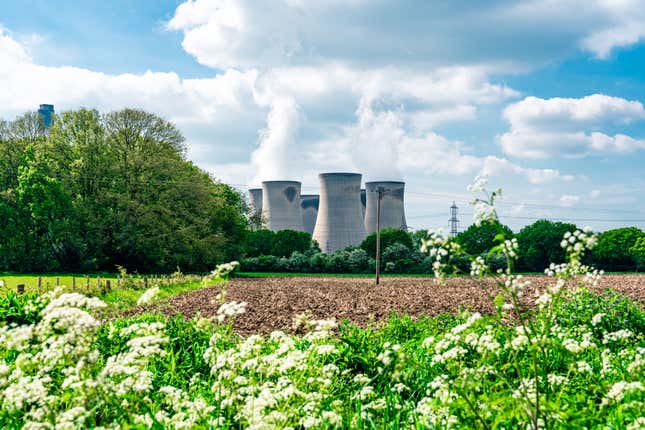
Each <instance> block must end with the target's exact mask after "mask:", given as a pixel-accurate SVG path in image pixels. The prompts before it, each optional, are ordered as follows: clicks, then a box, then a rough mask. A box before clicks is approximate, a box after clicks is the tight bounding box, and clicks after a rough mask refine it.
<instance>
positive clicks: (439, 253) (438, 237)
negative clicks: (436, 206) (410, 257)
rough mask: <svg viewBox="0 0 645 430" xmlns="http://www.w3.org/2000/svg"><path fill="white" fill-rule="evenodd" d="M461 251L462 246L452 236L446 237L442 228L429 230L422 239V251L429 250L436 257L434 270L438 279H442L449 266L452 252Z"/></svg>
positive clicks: (433, 264) (433, 265)
mask: <svg viewBox="0 0 645 430" xmlns="http://www.w3.org/2000/svg"><path fill="white" fill-rule="evenodd" d="M460 251H461V247H460V246H459V244H458V243H457V242H455V241H454V240H453V239H452V238H449V237H445V236H444V235H443V232H442V231H441V230H439V231H437V232H433V231H428V236H427V237H426V238H425V239H423V240H422V241H421V252H427V253H429V254H430V257H432V258H433V259H434V262H433V263H432V270H433V272H434V275H435V277H436V278H437V279H438V280H442V279H443V276H444V275H445V272H446V270H445V269H446V268H447V267H448V260H449V258H450V255H451V254H456V253H459V252H460Z"/></svg>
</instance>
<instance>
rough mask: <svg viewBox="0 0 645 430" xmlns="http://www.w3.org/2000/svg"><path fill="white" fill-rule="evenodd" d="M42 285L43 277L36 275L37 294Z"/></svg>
mask: <svg viewBox="0 0 645 430" xmlns="http://www.w3.org/2000/svg"><path fill="white" fill-rule="evenodd" d="M42 286H43V278H42V277H41V276H39V277H38V294H40V289H41V288H42Z"/></svg>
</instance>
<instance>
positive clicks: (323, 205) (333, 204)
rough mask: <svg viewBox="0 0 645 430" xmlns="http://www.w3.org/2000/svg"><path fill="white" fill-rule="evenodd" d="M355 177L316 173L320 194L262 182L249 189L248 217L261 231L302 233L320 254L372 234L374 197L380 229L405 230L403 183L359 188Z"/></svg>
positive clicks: (297, 184) (358, 177)
mask: <svg viewBox="0 0 645 430" xmlns="http://www.w3.org/2000/svg"><path fill="white" fill-rule="evenodd" d="M361 179H362V175H361V174H360V173H321V174H319V175H318V180H319V182H320V194H304V195H301V194H300V191H301V186H302V185H301V183H300V182H298V181H264V182H262V188H261V189H260V188H252V189H249V197H250V203H251V207H252V209H253V214H254V215H258V214H261V215H262V221H263V223H264V227H265V228H267V229H269V230H273V231H279V230H296V231H305V232H307V233H310V234H311V235H312V238H313V239H314V240H315V241H317V242H318V245H319V246H320V249H321V251H322V252H325V253H332V252H335V251H338V250H340V249H345V248H347V247H348V246H358V245H360V243H361V242H362V241H363V240H364V239H365V237H366V236H367V235H368V234H370V233H373V232H374V231H376V218H377V206H378V199H379V194H380V199H381V201H380V210H381V212H380V213H381V216H380V227H381V228H384V227H393V228H400V229H404V230H405V229H406V228H407V225H406V220H405V205H404V193H405V182H398V181H372V182H366V183H365V188H361Z"/></svg>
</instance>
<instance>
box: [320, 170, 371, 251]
mask: <svg viewBox="0 0 645 430" xmlns="http://www.w3.org/2000/svg"><path fill="white" fill-rule="evenodd" d="M318 178H319V180H320V204H319V206H318V218H317V219H316V227H315V228H314V234H313V238H314V240H316V241H317V242H318V245H320V249H321V250H322V252H325V253H330V252H334V251H337V250H339V249H344V248H346V247H348V246H350V245H353V246H356V245H359V244H360V243H361V242H362V241H363V239H365V226H364V225H363V222H362V221H363V218H362V210H361V175H360V174H358V173H321V174H320V175H318Z"/></svg>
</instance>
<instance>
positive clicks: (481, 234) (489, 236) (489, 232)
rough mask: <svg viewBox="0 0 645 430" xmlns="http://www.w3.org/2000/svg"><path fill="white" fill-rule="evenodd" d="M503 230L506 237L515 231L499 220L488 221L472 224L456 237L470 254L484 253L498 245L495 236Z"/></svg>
mask: <svg viewBox="0 0 645 430" xmlns="http://www.w3.org/2000/svg"><path fill="white" fill-rule="evenodd" d="M500 232H502V233H503V234H504V235H505V236H506V237H512V236H513V232H512V231H511V229H510V228H508V227H507V226H505V225H503V224H500V223H499V222H494V221H486V222H482V223H481V224H479V225H477V224H472V225H470V226H469V227H468V228H467V229H466V230H464V231H462V232H461V233H459V234H458V235H457V237H456V240H457V242H458V243H459V244H460V245H461V247H462V248H463V249H464V251H466V252H468V253H469V254H483V253H486V252H488V251H489V250H490V249H491V248H492V247H493V246H495V245H496V242H495V237H496V236H497V235H498V234H500Z"/></svg>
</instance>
